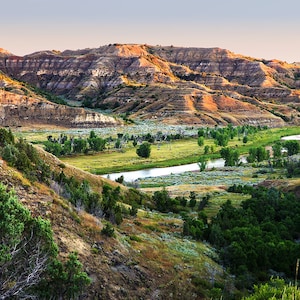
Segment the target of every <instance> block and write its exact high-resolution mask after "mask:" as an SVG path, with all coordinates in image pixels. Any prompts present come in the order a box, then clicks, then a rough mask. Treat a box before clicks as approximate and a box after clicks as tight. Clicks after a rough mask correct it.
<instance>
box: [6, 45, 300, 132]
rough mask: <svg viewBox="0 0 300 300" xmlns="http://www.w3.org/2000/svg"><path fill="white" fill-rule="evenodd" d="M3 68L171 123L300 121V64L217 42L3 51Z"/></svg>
mask: <svg viewBox="0 0 300 300" xmlns="http://www.w3.org/2000/svg"><path fill="white" fill-rule="evenodd" d="M0 70H2V72H4V73H5V74H7V75H9V76H11V77H13V78H15V79H17V80H21V81H23V82H27V83H30V84H32V85H34V86H36V87H39V88H42V89H44V90H47V91H50V92H52V93H55V94H56V95H61V96H64V97H65V98H66V99H69V100H72V101H78V102H82V103H84V104H85V105H86V106H88V107H92V108H101V109H110V110H112V111H114V112H116V113H130V114H132V116H133V117H139V118H144V119H149V118H151V119H157V120H162V121H164V122H169V123H191V124H192V123H195V124H203V125H216V124H226V123H228V122H230V123H234V124H253V125H258V124H260V125H268V126H281V125H283V124H285V123H292V124H299V107H300V104H299V102H300V101H299V100H300V67H299V65H297V64H287V63H285V62H281V61H276V60H272V61H266V60H260V59H254V58H251V57H245V56H242V55H237V54H234V53H232V52H230V51H228V50H224V49H219V48H209V49H207V48H179V47H159V46H156V47H153V46H148V45H119V44H114V45H108V46H103V47H100V48H97V49H83V50H77V51H70V50H67V51H64V52H57V51H43V52H36V53H33V54H30V55H27V56H24V57H17V56H13V55H11V54H9V53H7V54H6V55H2V56H0Z"/></svg>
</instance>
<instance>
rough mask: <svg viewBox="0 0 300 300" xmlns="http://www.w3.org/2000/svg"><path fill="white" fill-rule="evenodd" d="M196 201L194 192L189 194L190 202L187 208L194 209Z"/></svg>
mask: <svg viewBox="0 0 300 300" xmlns="http://www.w3.org/2000/svg"><path fill="white" fill-rule="evenodd" d="M196 203H197V200H196V193H195V192H194V191H191V192H190V202H189V206H190V207H191V208H194V207H195V206H196Z"/></svg>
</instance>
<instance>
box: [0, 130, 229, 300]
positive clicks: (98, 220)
mask: <svg viewBox="0 0 300 300" xmlns="http://www.w3.org/2000/svg"><path fill="white" fill-rule="evenodd" d="M1 133H3V131H2V132H1ZM2 137H3V136H2ZM15 146H16V147H17V148H18V149H21V148H22V147H24V145H23V144H22V143H21V146H20V145H19V144H15ZM26 147H27V146H25V148H26ZM4 148H5V147H4ZM5 149H7V148H5ZM30 149H31V150H30ZM29 150H30V151H29V153H34V157H35V158H33V160H36V154H35V151H32V148H31V146H30V147H29ZM36 150H37V151H38V152H37V153H38V156H39V157H40V158H41V159H42V160H41V165H37V166H36V167H37V169H40V168H42V169H41V172H42V173H43V176H42V177H41V173H40V172H39V171H37V172H36V174H37V176H38V180H37V178H35V179H34V177H33V176H35V175H34V174H35V170H34V169H31V167H28V166H25V163H24V164H23V163H21V162H18V159H17V161H16V166H18V168H19V169H24V172H25V173H24V172H23V171H22V172H21V171H18V170H17V169H15V168H13V167H10V166H9V165H8V164H7V162H6V161H3V160H1V161H0V162H1V163H0V181H1V182H2V183H3V184H5V185H6V186H7V187H8V189H9V190H14V191H15V193H16V195H17V197H18V199H19V200H20V202H21V203H22V204H23V205H25V206H26V207H27V208H29V210H30V211H31V213H32V215H33V217H38V216H39V217H42V218H43V219H46V220H49V221H50V222H51V227H52V230H53V232H54V240H55V242H56V243H57V245H58V252H59V257H60V259H62V260H65V259H66V257H67V256H68V254H69V253H71V252H73V251H76V252H77V253H78V258H79V260H80V262H81V263H82V264H83V268H84V271H85V272H86V273H87V275H88V276H89V278H90V279H91V285H90V286H89V287H88V288H87V289H86V290H85V291H84V293H83V295H84V299H182V297H183V298H185V299H202V298H203V297H204V295H205V294H207V293H209V289H210V287H212V285H211V284H214V282H220V283H222V282H224V280H225V279H226V278H227V275H226V273H225V272H224V270H223V269H222V268H221V267H220V266H219V265H218V264H217V263H216V262H214V261H213V260H212V258H213V257H215V253H214V251H213V250H212V249H210V248H209V247H208V246H205V245H204V244H202V243H199V242H193V241H190V240H186V239H183V238H182V236H181V231H182V220H180V219H177V218H175V217H172V215H165V216H164V214H158V213H154V212H150V211H144V210H139V211H138V212H137V216H131V215H130V214H129V213H127V215H126V214H124V213H122V214H124V215H123V222H121V223H120V224H119V225H114V226H113V227H114V234H113V235H112V236H110V235H109V234H108V233H107V234H104V233H103V228H105V227H106V226H107V224H110V223H109V222H108V220H107V219H106V218H105V217H104V215H103V216H102V217H99V216H101V213H100V211H98V213H97V210H96V209H95V208H93V209H92V208H90V209H91V210H92V211H93V214H90V213H87V212H86V211H85V210H84V209H83V206H82V205H83V204H82V203H81V204H80V203H79V202H78V201H77V200H78V199H79V198H80V195H79V194H77V196H76V197H75V202H73V204H72V201H73V200H72V199H73V198H72V197H71V199H70V194H69V193H71V194H72V193H73V192H72V191H71V190H69V192H68V193H65V192H66V191H65V190H64V185H63V184H62V182H67V181H66V179H67V180H71V181H69V182H70V183H72V182H73V184H74V183H75V182H76V181H78V182H79V183H82V184H84V186H85V187H87V186H89V189H91V190H92V191H93V192H95V193H98V194H99V195H102V200H103V199H104V197H105V194H104V190H106V191H109V190H111V191H117V188H118V187H120V188H121V189H120V192H117V193H116V195H120V198H119V199H120V204H121V205H122V207H123V208H122V210H124V209H126V207H127V209H129V208H130V207H131V206H128V205H127V204H126V203H134V202H135V201H136V202H140V203H144V204H145V205H147V206H149V205H150V206H151V202H149V201H150V199H149V197H148V196H146V195H144V194H141V193H139V192H137V191H135V190H132V189H128V188H125V187H123V186H121V185H119V184H118V183H116V182H112V181H110V180H106V179H103V178H102V177H99V176H96V175H92V174H89V173H87V172H83V171H81V170H79V169H76V168H74V167H71V166H68V165H65V164H63V163H62V162H61V161H59V160H58V159H57V158H56V157H54V156H52V155H51V154H48V153H46V152H44V151H43V150H42V149H40V148H37V149H36ZM19 151H21V150H19ZM25 151H27V150H25ZM20 153H21V152H20ZM22 153H23V152H22ZM22 155H23V154H22ZM25 161H26V159H25ZM28 164H29V166H30V163H29V162H28ZM39 164H40V163H39ZM44 164H46V165H48V166H50V170H51V174H52V175H51V176H50V177H49V175H46V174H50V173H48V171H47V168H45V165H44ZM42 166H44V167H42ZM61 172H63V174H64V175H62V173H61ZM25 174H26V177H25ZM53 174H61V175H60V176H59V177H56V175H53ZM53 176H54V177H53ZM28 178H30V179H28ZM41 178H42V181H41V180H40V179H41ZM47 178H48V179H47ZM70 178H73V179H70ZM69 187H71V185H69ZM119 193H120V194H119ZM110 201H113V199H111V200H110ZM122 202H123V204H122ZM112 209H113V208H112ZM96 215H98V216H96ZM110 221H111V222H113V223H114V224H115V220H114V219H111V218H110ZM0 266H1V264H0ZM5 288H6V287H5ZM0 291H2V290H1V289H0Z"/></svg>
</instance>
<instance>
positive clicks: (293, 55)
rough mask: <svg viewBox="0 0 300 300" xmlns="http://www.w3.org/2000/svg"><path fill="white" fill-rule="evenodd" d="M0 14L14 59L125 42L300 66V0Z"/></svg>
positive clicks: (162, 0)
mask: <svg viewBox="0 0 300 300" xmlns="http://www.w3.org/2000/svg"><path fill="white" fill-rule="evenodd" d="M0 14H1V16H0V30H1V31H0V48H4V49H6V50H8V51H10V52H12V53H14V54H16V55H25V54H29V53H32V52H35V51H41V50H53V49H54V50H61V51H62V50H66V49H72V50H76V49H83V48H96V47H99V46H103V45H107V44H113V43H131V44H148V45H163V46H168V45H173V46H185V47H220V48H225V49H228V50H230V51H232V52H235V53H238V54H243V55H247V56H252V57H255V58H264V59H274V58H276V59H280V60H283V61H287V62H295V61H297V62H300V0H251V1H249V0H227V1H225V0H206V1H203V0H184V1H176V0H151V1H143V0H105V1H102V0H83V1H79V0H15V1H10V0H3V3H1V8H0Z"/></svg>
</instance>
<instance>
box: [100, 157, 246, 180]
mask: <svg viewBox="0 0 300 300" xmlns="http://www.w3.org/2000/svg"><path fill="white" fill-rule="evenodd" d="M240 160H241V161H242V162H246V159H245V157H241V159H240ZM224 163H225V161H224V159H223V158H218V159H214V160H211V161H208V162H207V166H206V168H208V169H211V168H222V167H224ZM191 171H199V166H198V164H197V163H193V164H186V165H181V166H174V167H166V168H151V169H145V170H139V171H130V172H120V173H111V174H105V175H101V176H103V177H106V178H109V179H111V180H115V179H117V178H119V177H120V176H122V175H123V176H124V181H126V182H133V181H135V180H137V179H139V178H146V177H158V176H165V175H170V174H178V173H183V172H191Z"/></svg>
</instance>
